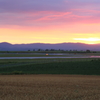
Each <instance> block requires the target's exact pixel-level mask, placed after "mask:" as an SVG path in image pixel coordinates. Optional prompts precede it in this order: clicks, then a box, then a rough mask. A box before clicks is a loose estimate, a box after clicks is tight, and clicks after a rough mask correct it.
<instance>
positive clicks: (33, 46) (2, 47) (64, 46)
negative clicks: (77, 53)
mask: <svg viewBox="0 0 100 100" xmlns="http://www.w3.org/2000/svg"><path fill="white" fill-rule="evenodd" d="M38 49H42V50H45V49H56V50H58V49H61V50H87V49H89V50H95V51H100V44H83V43H58V44H49V43H47V44H45V43H30V44H10V43H7V42H2V43H0V51H27V50H38Z"/></svg>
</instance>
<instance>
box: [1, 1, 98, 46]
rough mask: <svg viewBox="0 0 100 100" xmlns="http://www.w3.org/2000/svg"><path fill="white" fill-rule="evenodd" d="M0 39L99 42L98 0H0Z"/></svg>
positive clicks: (14, 40) (12, 40)
mask: <svg viewBox="0 0 100 100" xmlns="http://www.w3.org/2000/svg"><path fill="white" fill-rule="evenodd" d="M0 42H9V43H12V44H22V43H24V44H27V43H65V42H66V43H69V42H71V43H79V42H80V43H86V44H98V43H100V0H0Z"/></svg>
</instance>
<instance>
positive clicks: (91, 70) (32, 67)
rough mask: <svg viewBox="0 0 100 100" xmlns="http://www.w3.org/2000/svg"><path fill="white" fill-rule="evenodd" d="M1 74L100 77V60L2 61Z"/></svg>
mask: <svg viewBox="0 0 100 100" xmlns="http://www.w3.org/2000/svg"><path fill="white" fill-rule="evenodd" d="M0 74H81V75H100V60H99V59H88V58H87V59H86V58H84V59H75V58H73V59H37V60H36V59H34V60H32V59H31V60H27V59H25V60H23V59H22V60H20V59H19V60H6V61H5V60H0Z"/></svg>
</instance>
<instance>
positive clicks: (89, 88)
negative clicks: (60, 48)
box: [0, 53, 100, 100]
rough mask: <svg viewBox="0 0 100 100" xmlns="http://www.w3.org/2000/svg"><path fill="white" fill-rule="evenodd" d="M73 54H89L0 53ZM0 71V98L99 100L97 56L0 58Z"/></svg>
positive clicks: (11, 99) (4, 55)
mask: <svg viewBox="0 0 100 100" xmlns="http://www.w3.org/2000/svg"><path fill="white" fill-rule="evenodd" d="M76 55H77V56H80V55H81V56H85V55H89V56H90V55H91V54H72V55H71V54H69V55H46V54H45V55H40V54H38V55H37V54H35V55H34V54H29V53H28V54H23V53H21V54H17V53H14V54H13V53H11V54H10V53H9V54H5V53H1V54H0V57H35V56H36V57H38V56H43V57H45V56H76ZM92 55H93V54H92ZM94 55H95V56H98V54H97V53H96V54H94ZM0 74H1V75H0V100H100V76H99V75H100V58H51V59H0Z"/></svg>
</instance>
